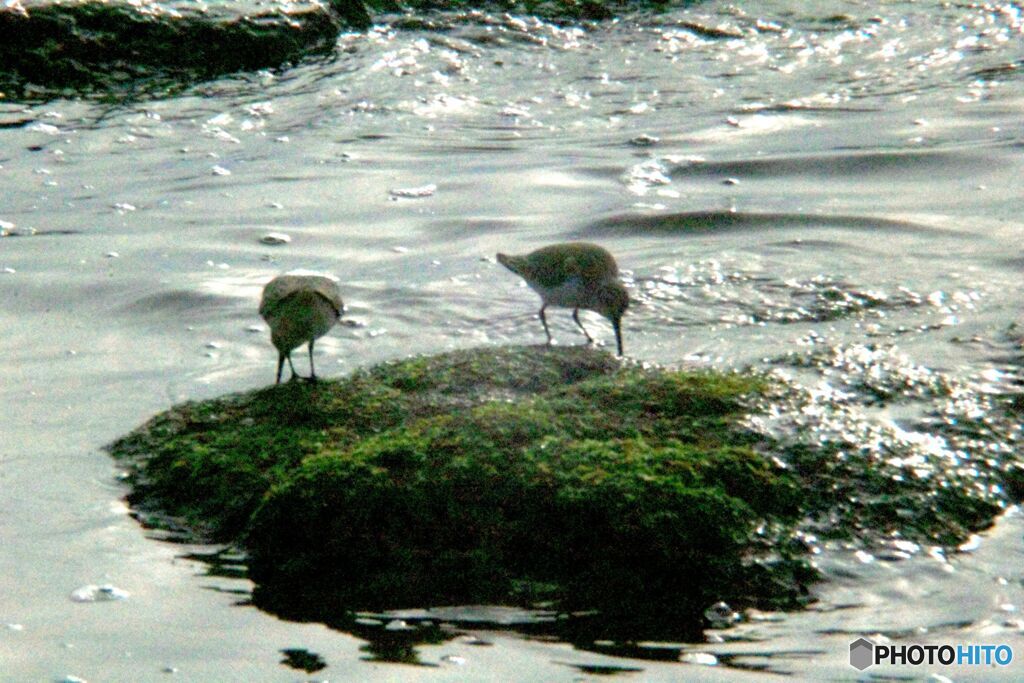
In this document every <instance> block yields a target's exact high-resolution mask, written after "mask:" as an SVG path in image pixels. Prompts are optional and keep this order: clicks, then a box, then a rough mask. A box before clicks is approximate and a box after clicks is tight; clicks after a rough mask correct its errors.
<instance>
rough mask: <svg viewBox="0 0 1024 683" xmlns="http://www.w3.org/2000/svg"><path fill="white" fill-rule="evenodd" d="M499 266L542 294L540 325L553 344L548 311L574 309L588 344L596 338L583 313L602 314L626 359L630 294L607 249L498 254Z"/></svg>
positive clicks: (558, 247) (582, 245)
mask: <svg viewBox="0 0 1024 683" xmlns="http://www.w3.org/2000/svg"><path fill="white" fill-rule="evenodd" d="M498 263H500V264H501V265H503V266H505V267H506V268H508V269H509V270H511V271H512V272H513V273H515V274H516V275H519V276H521V277H522V278H523V279H524V280H526V284H528V285H530V287H531V288H532V289H533V290H534V291H535V292H537V293H538V294H540V298H541V300H542V302H543V305H542V306H541V307H540V313H539V315H540V321H541V323H543V325H544V333H545V334H546V335H547V336H548V344H550V343H551V331H550V330H548V321H547V318H546V317H545V315H544V309H546V308H547V307H548V306H562V307H565V308H571V309H573V311H572V319H573V320H575V321H576V324H577V325H579V327H580V329H581V330H583V334H584V335H586V337H587V341H588V342H591V343H593V341H594V340H593V338H592V337H591V336H590V333H588V332H587V328H585V327H583V323H581V322H580V309H581V308H584V309H587V310H590V311H595V312H597V313H600V314H601V315H603V316H604V317H606V318H608V319H609V320H611V321H612V327H613V328H615V341H616V343H617V344H618V348H619V355H620V356H621V355H622V314H623V313H625V312H626V308H628V307H629V294H627V293H626V288H625V287H624V286H623V285H622V283H621V282H620V281H619V267H618V265H616V263H615V258H614V257H612V255H611V254H609V253H608V250H607V249H605V248H604V247H599V246H598V245H596V244H588V243H586V242H567V243H565V244H552V245H550V246H547V247H542V248H540V249H538V250H536V251H532V252H530V253H529V254H525V255H523V256H509V255H507V254H498Z"/></svg>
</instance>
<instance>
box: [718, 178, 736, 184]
mask: <svg viewBox="0 0 1024 683" xmlns="http://www.w3.org/2000/svg"><path fill="white" fill-rule="evenodd" d="M722 184H723V185H739V184H740V181H739V180H737V179H736V178H726V179H725V180H723V181H722Z"/></svg>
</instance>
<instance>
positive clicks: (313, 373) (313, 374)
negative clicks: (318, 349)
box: [309, 339, 316, 382]
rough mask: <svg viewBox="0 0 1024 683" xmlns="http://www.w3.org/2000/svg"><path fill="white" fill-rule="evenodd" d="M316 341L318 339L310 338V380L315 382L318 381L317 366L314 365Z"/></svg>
mask: <svg viewBox="0 0 1024 683" xmlns="http://www.w3.org/2000/svg"><path fill="white" fill-rule="evenodd" d="M315 341H316V339H310V340H309V381H310V382H315V381H316V368H314V367H313V342H315Z"/></svg>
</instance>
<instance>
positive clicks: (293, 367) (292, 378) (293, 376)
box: [285, 351, 299, 382]
mask: <svg viewBox="0 0 1024 683" xmlns="http://www.w3.org/2000/svg"><path fill="white" fill-rule="evenodd" d="M285 357H286V358H287V359H288V367H289V368H291V370H292V376H291V377H289V378H288V381H289V382H291V381H293V380H294V379H296V378H297V377H298V376H299V373H297V372H295V365H293V364H292V352H291V351H289V352H288V355H287V356H285Z"/></svg>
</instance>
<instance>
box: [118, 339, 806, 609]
mask: <svg viewBox="0 0 1024 683" xmlns="http://www.w3.org/2000/svg"><path fill="white" fill-rule="evenodd" d="M766 382H767V380H765V379H764V378H763V377H761V376H758V375H753V374H738V373H717V372H711V371H669V370H662V369H644V368H640V367H635V366H622V365H620V364H619V363H618V361H616V360H615V359H614V358H612V357H611V356H609V355H608V354H606V353H602V352H598V351H595V350H592V349H588V348H546V347H509V348H488V349H476V350H469V351H457V352H453V353H448V354H443V355H439V356H432V357H424V358H413V359H409V360H403V361H399V362H392V363H386V364H383V365H380V366H377V367H374V368H371V369H369V370H365V371H360V372H357V373H355V374H353V375H352V376H350V377H348V378H345V379H342V380H338V381H327V382H321V383H318V384H307V383H301V382H293V383H289V384H286V385H282V386H277V387H271V388H267V389H260V390H257V391H253V392H250V393H246V394H240V395H233V396H228V397H225V398H221V399H215V400H211V401H204V402H200V403H188V404H184V405H181V406H178V407H175V408H173V409H171V410H169V411H168V412H166V413H164V414H162V415H159V416H157V417H156V418H154V419H153V420H151V421H150V422H149V423H148V424H146V425H144V426H143V427H141V428H140V429H139V430H137V431H136V432H134V433H132V434H130V435H128V436H126V437H125V438H123V439H121V440H119V441H118V442H116V443H115V444H113V445H112V446H111V447H110V449H111V452H112V453H113V455H114V456H115V457H116V458H118V459H120V460H122V461H123V462H125V463H126V464H127V465H128V466H129V468H130V471H131V477H130V479H131V483H132V485H133V490H132V493H131V496H130V501H131V502H132V504H133V505H134V506H135V507H136V509H139V510H141V511H142V512H143V513H146V512H156V513H159V514H160V515H169V516H171V517H173V518H175V519H177V520H178V521H179V522H181V523H184V525H185V526H186V527H188V528H190V529H192V530H194V531H197V532H201V533H203V534H205V535H206V536H208V537H210V538H212V539H214V540H219V541H229V542H235V543H237V544H239V545H241V546H243V547H244V548H245V549H246V550H247V551H248V552H249V571H250V576H251V577H252V578H253V579H254V580H255V581H256V582H257V584H259V586H260V588H259V591H258V592H259V593H261V594H262V595H264V596H266V595H267V594H268V592H269V593H271V594H274V593H276V595H277V597H276V599H274V598H271V599H269V600H268V602H277V603H280V602H281V597H280V596H281V595H290V596H292V598H294V600H307V601H309V602H310V604H315V605H316V609H317V610H320V611H323V610H327V611H328V612H331V611H343V610H346V609H351V608H353V607H358V608H362V609H386V608H389V607H397V606H408V605H423V604H435V605H436V604H444V603H449V604H450V603H466V602H480V601H487V602H503V603H517V604H534V603H536V602H537V601H538V600H544V601H555V602H556V604H559V605H561V606H563V607H567V608H573V609H583V608H592V607H597V608H600V609H603V610H606V611H607V610H617V611H620V612H622V611H635V610H638V609H642V608H643V606H646V607H648V608H653V609H661V610H664V609H666V607H667V606H670V607H669V609H670V610H681V611H683V612H686V613H687V614H691V615H692V614H699V613H700V612H699V611H700V610H703V609H704V608H705V607H707V606H708V605H709V604H711V603H712V602H715V601H717V600H720V599H723V598H724V599H728V600H732V601H734V602H736V603H738V604H761V605H771V606H782V605H794V604H796V602H797V600H798V596H799V593H800V583H801V581H802V580H803V579H806V578H808V576H809V575H808V574H806V573H805V569H804V566H803V564H802V562H801V561H799V560H797V559H793V558H789V557H786V556H785V554H784V553H780V551H779V548H784V547H787V546H786V544H785V543H783V542H782V540H783V539H785V538H788V536H789V533H790V532H791V530H792V527H793V525H794V524H795V523H796V522H797V521H798V520H799V519H800V517H801V509H802V505H803V494H802V491H801V489H800V488H799V486H798V485H797V484H796V482H795V481H794V480H793V479H792V478H791V477H790V475H789V474H788V473H787V472H786V471H785V470H784V469H781V468H779V467H777V466H776V465H774V464H773V463H772V462H771V461H770V460H768V459H766V458H765V457H764V456H762V455H761V454H760V453H759V452H758V450H757V449H758V447H759V445H760V444H761V443H762V441H763V439H761V438H760V437H757V436H755V435H753V434H752V433H751V432H749V431H747V430H744V429H742V428H740V427H739V424H740V422H741V420H742V419H743V418H744V416H745V415H746V414H747V413H748V410H749V409H748V408H747V403H748V399H749V398H750V397H751V396H753V395H756V394H758V393H759V392H762V391H763V390H764V388H765V384H766ZM289 599H291V598H289ZM666 601H668V602H667V603H666Z"/></svg>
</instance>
